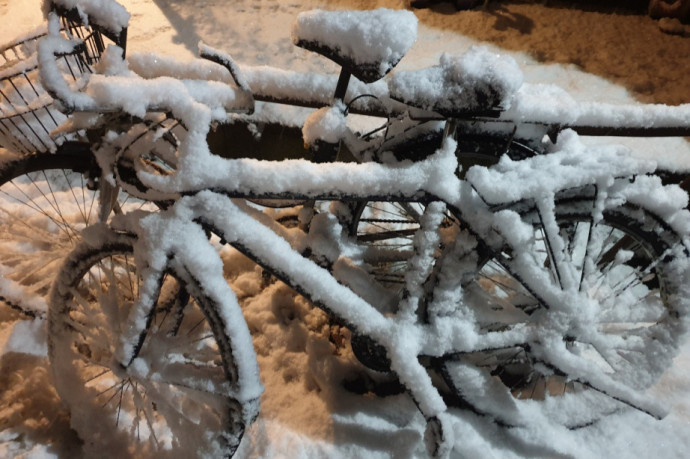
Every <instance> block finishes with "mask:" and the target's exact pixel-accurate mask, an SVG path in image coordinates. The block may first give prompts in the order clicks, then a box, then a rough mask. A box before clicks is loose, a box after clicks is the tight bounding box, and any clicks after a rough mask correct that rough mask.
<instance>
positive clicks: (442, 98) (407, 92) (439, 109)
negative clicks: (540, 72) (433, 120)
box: [388, 46, 522, 117]
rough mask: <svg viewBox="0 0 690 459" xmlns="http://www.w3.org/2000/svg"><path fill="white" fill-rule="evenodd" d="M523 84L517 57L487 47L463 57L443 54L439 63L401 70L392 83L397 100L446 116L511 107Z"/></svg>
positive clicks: (474, 50)
mask: <svg viewBox="0 0 690 459" xmlns="http://www.w3.org/2000/svg"><path fill="white" fill-rule="evenodd" d="M520 86H522V71H521V70H520V67H519V66H518V64H517V62H515V59H513V58H512V57H510V56H499V55H497V54H495V53H492V52H491V51H489V50H488V49H487V48H485V47H483V46H475V47H472V48H471V49H470V50H469V51H468V52H466V53H465V54H463V55H460V56H449V55H447V54H443V55H442V56H441V59H440V62H439V65H437V66H433V67H429V68H424V69H421V70H412V71H406V72H398V73H397V74H396V75H395V76H394V77H393V78H391V80H390V81H389V82H388V89H389V91H390V96H391V97H392V98H393V99H395V100H398V101H400V102H403V103H405V104H408V105H411V106H413V107H417V108H421V109H423V110H430V111H433V112H436V113H440V114H442V115H443V116H446V117H457V116H463V115H467V114H469V113H478V112H485V111H488V112H497V111H500V110H502V109H505V108H508V106H509V105H510V100H511V97H512V96H513V94H514V93H515V92H516V91H517V90H518V89H519V88H520Z"/></svg>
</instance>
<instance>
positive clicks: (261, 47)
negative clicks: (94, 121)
mask: <svg viewBox="0 0 690 459" xmlns="http://www.w3.org/2000/svg"><path fill="white" fill-rule="evenodd" d="M40 3H41V2H40V1H39V0H21V1H18V0H14V1H11V2H8V1H3V0H0V19H2V21H3V24H5V26H4V27H3V28H2V29H0V42H5V41H6V40H8V39H10V38H11V37H12V36H14V35H16V34H19V33H21V32H24V31H25V30H29V29H31V28H32V27H33V26H35V25H38V24H40V23H41V21H42V18H41V16H40V13H39V9H40ZM122 3H123V4H124V5H125V6H126V7H127V8H128V9H129V11H130V12H131V13H132V18H131V22H130V30H129V42H128V43H129V51H131V52H136V51H140V52H147V51H155V52H161V53H169V54H174V55H176V56H178V57H180V56H181V57H185V56H188V57H191V56H193V55H194V53H195V52H196V48H197V42H198V41H199V40H200V39H203V40H204V41H205V42H206V43H208V44H209V45H211V46H213V47H216V48H220V49H224V50H226V51H228V52H229V53H230V54H232V55H233V57H234V58H236V59H237V60H238V61H239V62H241V63H247V64H252V65H258V64H266V65H272V66H277V67H282V68H287V69H293V70H307V71H319V72H321V71H328V72H335V71H336V69H335V66H334V65H333V64H331V63H330V62H327V61H326V60H325V59H323V58H321V57H319V56H316V55H314V54H312V53H309V52H307V51H304V50H301V49H298V48H295V47H294V46H293V45H292V44H291V41H290V40H289V36H290V28H291V25H292V22H293V20H294V18H295V17H296V15H297V13H298V12H300V11H304V10H307V9H311V8H314V7H323V8H338V9H342V8H363V7H367V8H373V7H378V6H386V7H393V8H395V7H401V6H402V3H403V2H402V1H401V0H378V1H364V0H293V1H290V2H287V1H285V2H279V1H278V0H236V1H234V2H232V3H230V2H227V1H224V0H127V1H124V0H123V1H122ZM534 3H538V4H532V2H528V3H508V2H506V3H503V2H498V1H495V2H492V3H491V4H490V7H489V9H488V10H486V11H471V12H460V13H455V12H454V10H452V8H451V7H450V6H448V5H439V6H438V7H435V8H434V9H432V10H419V11H417V12H416V13H417V15H418V17H419V19H420V33H419V38H418V41H417V43H416V45H415V46H414V47H413V49H412V50H411V51H410V53H408V55H407V56H406V57H405V58H404V59H403V61H402V62H401V63H400V66H399V67H400V68H401V69H415V68H420V67H424V66H428V65H433V64H436V63H437V62H438V59H439V56H440V54H441V53H442V52H449V53H461V52H463V51H465V50H467V49H468V48H469V47H470V46H471V45H472V44H475V43H477V40H478V39H481V40H490V41H491V42H493V43H494V44H495V45H496V46H500V47H502V48H497V49H498V50H500V52H505V53H510V54H511V55H513V57H515V59H516V60H517V62H518V63H519V64H520V66H521V68H522V70H523V72H524V73H525V79H526V81H528V82H531V83H537V82H548V83H556V84H558V85H560V86H562V87H563V88H564V89H566V90H567V91H568V92H570V93H571V94H572V95H573V96H574V97H575V98H577V99H579V100H595V101H607V102H614V103H618V102H631V101H633V100H635V99H636V98H637V99H640V100H644V101H645V102H667V103H688V102H690V89H688V84H689V83H688V82H689V81H690V79H688V78H687V74H688V72H689V71H690V39H688V38H683V37H677V36H668V35H664V34H662V33H661V32H660V31H659V30H658V27H657V26H656V23H655V22H654V21H652V20H651V19H649V18H647V17H646V16H642V15H630V14H609V13H605V12H600V11H599V12H597V11H584V10H579V9H565V8H560V7H557V6H544V5H542V4H541V2H534ZM463 32H465V33H466V34H463ZM535 57H537V58H539V59H541V60H542V61H537V60H535ZM575 64H577V65H575ZM581 68H584V69H587V70H589V71H592V72H597V73H598V74H597V75H595V74H590V73H585V72H583V71H582V70H581ZM611 80H615V83H613V82H611ZM592 141H593V142H602V141H606V142H610V141H612V139H593V140H592ZM615 141H619V140H618V139H615ZM623 142H625V143H626V144H627V145H628V146H630V147H631V148H632V149H633V150H634V151H635V154H637V155H640V156H644V157H651V158H654V159H656V160H657V161H659V163H660V164H663V165H664V166H665V167H667V168H672V169H681V170H690V147H689V146H688V143H687V142H686V141H685V140H683V139H667V140H663V141H661V140H658V139H652V140H647V139H632V140H631V139H624V140H623ZM223 257H224V260H225V261H226V275H227V278H228V280H229V281H230V282H231V284H232V285H233V287H234V288H235V290H236V291H237V293H238V296H239V297H240V299H241V302H242V305H243V309H244V312H245V315H246V317H247V320H248V321H249V322H250V323H251V324H252V327H251V328H252V330H253V331H254V343H255V347H256V349H257V354H258V356H259V364H260V369H261V377H262V381H263V383H264V385H265V386H266V393H265V395H264V396H263V399H262V414H261V416H260V418H259V420H258V422H257V423H255V425H253V426H252V427H251V429H250V430H249V431H248V432H247V435H246V438H245V440H244V442H243V444H242V446H241V449H240V452H239V453H238V457H247V458H249V457H252V458H253V457H267V458H268V457H271V458H273V457H290V458H292V457H305V458H306V457H309V458H312V457H324V458H325V457H328V458H331V457H343V458H354V457H414V456H419V455H422V454H423V448H422V443H421V436H422V433H423V429H424V420H423V419H422V417H421V415H420V414H419V412H418V410H417V409H416V407H415V406H414V404H413V403H412V401H411V400H410V399H409V398H408V397H407V396H405V395H397V396H393V397H387V398H375V397H371V396H359V395H355V394H352V393H349V392H347V391H345V390H344V389H342V387H341V379H342V375H343V374H347V372H348V369H349V368H350V367H351V365H352V359H353V358H352V357H351V356H350V355H349V354H348V353H349V351H347V350H345V349H338V350H336V349H334V347H333V344H332V342H331V341H330V340H329V336H328V333H329V332H328V331H327V319H326V317H325V316H324V314H323V313H321V312H320V311H318V310H315V309H313V308H311V307H310V306H309V305H308V303H307V302H306V301H305V300H304V299H303V298H301V297H299V296H297V295H296V294H295V293H294V292H293V291H291V290H290V289H288V288H287V287H285V286H284V285H282V284H280V283H275V284H272V285H270V286H268V287H266V288H262V286H263V285H264V284H263V282H262V277H261V272H260V270H259V269H258V268H256V267H255V266H254V265H253V264H252V263H250V262H249V261H247V260H246V259H244V258H243V257H242V256H240V255H239V254H237V253H236V252H234V251H233V250H230V249H223ZM650 392H651V393H652V394H653V395H654V396H655V397H658V399H659V400H662V401H664V402H665V403H667V404H668V405H669V406H670V407H671V413H670V414H669V416H667V417H666V418H665V419H663V420H661V421H656V420H653V419H651V418H650V417H648V416H646V415H643V414H641V413H639V412H634V411H629V412H628V411H626V412H621V413H619V414H616V415H613V416H611V417H609V418H607V419H605V420H603V421H601V422H599V423H597V424H595V425H592V426H590V427H586V428H582V429H578V430H575V431H568V430H565V429H562V428H558V427H551V428H544V427H541V428H539V429H526V428H525V429H511V430H508V429H502V428H499V427H497V426H495V425H494V424H492V423H490V422H489V421H487V420H486V419H483V418H481V417H478V416H476V415H474V414H472V413H469V412H461V411H456V412H454V414H455V415H456V424H455V426H456V447H455V450H454V451H455V454H457V455H458V456H462V457H580V458H585V457H604V456H612V457H652V456H657V457H685V456H686V454H687V451H688V450H690V439H689V438H688V436H687V428H688V424H689V423H690V346H686V348H685V349H684V350H683V353H681V355H680V356H679V357H678V358H677V359H676V362H675V365H674V366H673V367H672V368H671V369H670V370H669V371H668V372H667V373H666V374H665V375H664V376H663V378H662V379H661V380H660V381H659V383H658V384H657V385H656V386H654V387H653V388H652V389H651V390H650ZM0 429H2V430H1V431H0V454H1V455H3V456H8V457H9V456H22V455H23V456H24V457H42V456H51V455H54V456H58V457H72V456H73V455H76V454H79V450H80V446H79V442H78V439H77V438H76V435H75V434H74V432H72V431H71V430H70V428H69V418H68V415H67V414H66V412H65V410H64V409H63V408H62V406H61V404H60V401H59V399H58V398H57V395H56V393H55V390H54V389H53V387H52V384H51V380H50V371H49V368H48V362H47V358H46V347H45V332H44V329H43V323H42V322H41V321H30V320H25V319H23V318H21V317H20V316H19V315H18V314H17V313H16V312H13V311H11V310H9V309H7V308H2V309H0Z"/></svg>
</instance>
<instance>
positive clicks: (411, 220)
mask: <svg viewBox="0 0 690 459" xmlns="http://www.w3.org/2000/svg"><path fill="white" fill-rule="evenodd" d="M431 142H432V145H433V146H432V147H430V148H436V147H438V146H437V145H435V144H434V143H433V142H434V141H433V140H432V141H431ZM457 143H458V145H457V147H456V151H455V155H456V157H457V158H458V162H459V163H460V165H461V167H462V169H461V171H460V174H461V175H462V174H464V170H465V168H467V167H469V166H472V165H476V164H480V165H485V166H487V167H488V166H491V165H493V164H496V162H498V160H499V159H500V157H501V156H502V155H503V154H507V155H508V157H510V158H511V159H513V160H519V159H523V158H528V157H532V156H534V155H536V154H537V152H535V151H534V150H532V149H531V148H529V147H527V146H524V145H522V144H520V143H518V142H514V141H511V140H509V139H506V138H503V137H500V136H495V137H492V136H489V135H481V134H464V135H462V136H460V137H459V138H458V139H457ZM425 207H426V206H425V205H424V204H421V203H418V202H390V201H367V202H361V203H359V204H357V206H356V207H355V208H354V211H353V217H354V218H352V221H351V223H350V225H349V233H350V235H351V236H353V237H355V238H356V240H357V242H358V243H359V244H362V245H365V246H368V247H369V250H368V256H367V260H366V261H367V262H368V263H369V264H370V266H371V272H372V274H373V276H374V278H375V279H376V280H377V281H379V282H380V283H382V284H383V285H384V286H386V287H387V288H389V289H392V290H394V291H396V292H398V293H400V292H401V291H402V289H403V287H404V283H405V281H404V276H405V272H406V271H407V260H408V259H409V258H410V256H412V253H413V249H412V240H413V237H414V234H415V232H416V231H417V230H418V229H419V221H420V218H421V215H422V214H423V213H424V209H425ZM443 226H446V227H449V226H456V227H457V221H456V220H455V218H454V217H452V216H451V215H450V214H448V215H447V218H446V219H445V220H444V222H443Z"/></svg>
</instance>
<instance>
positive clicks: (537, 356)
mask: <svg viewBox="0 0 690 459" xmlns="http://www.w3.org/2000/svg"><path fill="white" fill-rule="evenodd" d="M591 208H592V201H591V199H587V198H575V199H570V200H568V201H565V202H559V203H558V204H557V206H556V209H555V216H556V219H557V222H558V226H559V229H560V236H561V238H562V240H563V241H564V242H565V247H564V252H565V254H566V256H567V260H568V263H569V264H570V265H571V266H573V267H574V268H575V272H576V274H577V276H576V278H577V279H578V281H579V285H578V286H576V291H574V292H571V294H572V296H571V297H570V300H569V301H572V303H573V304H575V305H577V306H576V307H580V306H582V311H581V317H577V318H576V320H575V323H577V325H576V326H571V329H570V330H569V331H568V332H566V333H565V334H564V335H563V336H562V338H560V339H561V340H562V343H563V345H564V350H565V352H566V353H569V354H571V355H573V356H577V357H578V358H581V359H582V360H583V362H584V363H585V364H586V365H587V366H589V367H590V368H593V369H596V371H599V372H601V373H603V374H605V375H608V376H610V377H611V378H612V379H613V380H615V381H616V382H620V383H623V384H624V385H626V386H628V387H630V388H633V389H636V390H641V389H645V388H647V387H649V386H650V385H651V384H653V383H654V382H655V381H656V380H657V379H658V378H659V377H660V376H661V374H662V373H663V372H664V371H665V370H666V369H667V368H668V367H669V366H670V365H671V363H672V359H673V357H674V356H675V354H676V352H677V346H678V345H679V343H678V339H677V336H678V330H679V327H681V323H682V319H683V317H680V316H681V315H682V313H683V308H682V306H681V305H679V304H678V302H679V301H682V300H681V299H680V298H679V296H678V293H679V288H680V287H681V284H679V283H678V280H677V279H676V277H675V273H674V269H675V268H674V263H677V262H679V261H681V260H680V259H681V258H683V259H684V258H685V255H684V253H681V252H674V251H673V249H674V248H675V249H678V248H679V247H680V240H679V239H678V238H677V236H675V234H674V233H673V232H671V231H669V230H668V228H666V227H665V225H664V224H663V223H661V222H660V221H659V220H658V219H657V218H655V217H654V216H653V215H652V214H650V213H649V212H647V211H645V210H644V209H642V208H637V207H634V206H623V207H618V208H613V209H609V210H607V211H605V212H604V214H603V218H602V219H601V220H600V221H597V222H595V221H594V220H593V218H592V212H591ZM521 217H522V220H523V221H525V222H527V223H529V224H531V225H532V226H533V228H534V241H535V244H534V248H533V249H532V253H533V256H534V257H535V259H536V263H535V264H536V265H537V266H539V267H540V268H541V271H542V272H543V274H544V276H545V278H549V279H550V282H551V283H552V285H560V283H559V280H558V275H559V274H558V272H557V265H558V264H559V263H562V262H557V261H554V260H555V258H554V255H553V253H554V248H553V247H552V246H550V244H549V242H548V240H549V238H547V237H546V234H545V231H544V225H543V224H542V221H541V217H540V214H539V212H538V211H537V209H536V208H531V209H528V210H526V211H523V212H522V214H521ZM513 253H514V249H513V248H511V247H510V246H509V245H506V246H505V247H504V249H503V250H502V251H501V252H500V253H494V254H492V255H491V256H486V257H484V259H483V260H480V261H479V263H478V265H479V267H478V270H477V273H476V275H475V277H474V281H473V282H472V283H470V284H468V285H466V286H465V287H464V291H465V293H464V298H465V301H469V302H471V304H473V305H474V308H475V310H476V317H477V318H478V320H479V322H480V324H481V327H482V329H484V330H501V329H504V328H507V327H510V326H513V325H515V324H526V325H529V324H538V325H539V326H546V327H548V326H550V325H548V323H549V321H557V320H559V319H558V318H554V317H555V314H557V313H556V312H554V311H553V310H552V309H553V308H549V307H548V306H546V305H545V304H543V302H542V300H540V299H538V298H537V296H538V295H535V294H533V293H532V290H531V289H530V287H528V286H527V283H525V282H524V281H523V280H521V279H519V276H516V275H514V274H513V273H512V272H511V270H510V269H508V268H507V267H509V266H511V262H512V261H513V260H512V258H513ZM578 292H579V293H578ZM539 293H543V292H539ZM562 298H567V296H563V297H561V299H562ZM566 301H568V300H567V299H566ZM552 306H553V305H552ZM585 308H595V309H596V310H595V311H594V313H591V311H586V310H585ZM575 314H576V315H580V313H579V312H578V311H576V313H575ZM588 314H591V319H587V318H586V316H588ZM580 319H581V320H580ZM546 346H548V344H547V343H546V342H543V343H531V345H530V344H527V343H526V344H525V345H523V346H512V347H506V348H502V349H495V350H487V351H482V352H474V353H467V354H464V355H462V356H461V357H460V358H456V359H449V360H447V361H446V362H445V369H444V372H443V373H444V376H445V379H446V382H447V383H448V385H449V387H450V388H451V389H452V390H454V391H455V392H456V393H457V395H459V396H460V397H461V398H463V399H465V400H466V401H469V402H470V403H471V404H473V405H474V406H475V407H476V408H477V409H478V410H479V411H481V412H484V413H487V414H489V415H491V416H494V417H496V418H497V419H499V420H501V421H502V422H505V423H509V424H519V423H520V420H519V419H520V417H521V415H520V414H519V413H520V411H521V410H522V413H523V415H524V414H525V413H527V410H532V411H534V410H535V409H536V410H538V411H540V412H541V414H544V415H546V416H547V418H548V419H549V420H552V421H557V422H559V423H561V424H564V425H567V426H571V427H573V426H579V425H585V424H588V423H591V422H593V421H595V420H597V419H598V418H600V417H601V416H603V415H605V414H607V413H610V412H612V411H614V410H617V409H619V408H621V406H622V405H621V404H620V403H618V402H615V401H614V400H613V398H611V397H608V396H606V395H605V394H604V393H603V392H602V391H600V390H595V389H593V388H592V387H591V386H590V384H589V383H588V382H587V381H586V380H579V379H578V378H576V377H574V376H573V375H570V374H566V373H565V372H564V371H563V370H562V369H560V368H558V366H555V365H553V362H549V361H548V360H547V359H544V355H545V353H544V349H539V348H540V347H542V348H543V347H546ZM566 358H567V357H566ZM478 370H481V371H478ZM509 396H510V397H509ZM509 398H512V399H513V400H512V401H511V400H508V399H509ZM519 401H522V402H526V403H516V402H519ZM508 407H511V408H508ZM523 419H524V418H523Z"/></svg>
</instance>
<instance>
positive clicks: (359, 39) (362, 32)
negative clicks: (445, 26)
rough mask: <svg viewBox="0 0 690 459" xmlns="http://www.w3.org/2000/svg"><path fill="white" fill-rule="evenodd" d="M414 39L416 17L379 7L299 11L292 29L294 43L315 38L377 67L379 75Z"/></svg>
mask: <svg viewBox="0 0 690 459" xmlns="http://www.w3.org/2000/svg"><path fill="white" fill-rule="evenodd" d="M416 39H417V17H416V16H415V15H414V14H413V13H412V12H411V11H403V10H389V9H386V8H379V9H377V10H373V11H336V12H333V11H324V10H314V11H308V12H306V13H301V14H300V15H299V16H298V17H297V21H296V22H295V25H294V27H293V29H292V40H293V42H294V43H299V42H307V43H309V42H315V43H317V44H318V45H321V46H325V47H328V48H330V49H333V50H337V52H338V53H339V54H341V55H344V56H346V57H348V58H349V60H351V61H352V62H354V63H355V64H360V65H367V66H375V67H378V69H377V70H378V73H379V75H380V76H383V75H385V74H386V73H388V72H389V71H390V70H391V69H392V68H393V67H394V66H395V64H397V63H398V61H400V59H402V58H403V56H404V55H405V53H407V51H408V50H409V49H410V48H411V47H412V45H413V44H414V42H415V40H416Z"/></svg>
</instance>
